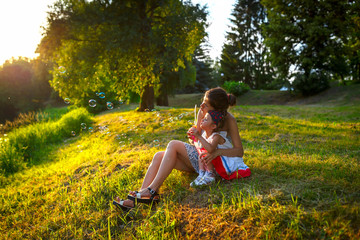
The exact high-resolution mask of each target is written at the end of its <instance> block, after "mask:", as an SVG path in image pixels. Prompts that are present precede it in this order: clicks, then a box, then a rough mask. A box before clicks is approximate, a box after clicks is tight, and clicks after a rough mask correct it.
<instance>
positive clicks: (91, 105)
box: [89, 99, 96, 107]
mask: <svg viewBox="0 0 360 240" xmlns="http://www.w3.org/2000/svg"><path fill="white" fill-rule="evenodd" d="M89 106H90V107H96V100H94V99H90V100H89Z"/></svg>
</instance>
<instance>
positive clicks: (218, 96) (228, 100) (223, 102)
mask: <svg viewBox="0 0 360 240" xmlns="http://www.w3.org/2000/svg"><path fill="white" fill-rule="evenodd" d="M204 98H207V99H208V100H209V103H210V105H211V106H212V107H213V108H215V110H216V111H220V112H223V113H224V115H226V113H227V110H228V108H229V107H230V106H235V104H236V97H235V96H234V95H233V94H228V93H227V92H226V91H225V90H224V89H223V88H221V87H217V88H212V89H210V90H208V91H206V92H205V96H204Z"/></svg>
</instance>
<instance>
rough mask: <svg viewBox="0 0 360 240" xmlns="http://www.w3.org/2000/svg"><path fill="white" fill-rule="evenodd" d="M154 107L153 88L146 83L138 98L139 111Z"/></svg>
mask: <svg viewBox="0 0 360 240" xmlns="http://www.w3.org/2000/svg"><path fill="white" fill-rule="evenodd" d="M147 109H148V110H150V111H151V110H152V109H154V88H153V87H152V86H150V85H146V86H145V89H144V92H143V94H142V95H141V99H140V106H139V110H138V111H139V112H144V111H145V110H147Z"/></svg>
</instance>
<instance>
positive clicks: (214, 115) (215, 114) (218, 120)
mask: <svg viewBox="0 0 360 240" xmlns="http://www.w3.org/2000/svg"><path fill="white" fill-rule="evenodd" d="M208 114H209V115H210V116H211V119H212V121H213V122H214V124H215V125H216V128H215V129H214V132H219V131H220V129H222V127H223V126H224V119H225V115H224V113H223V112H220V111H216V110H209V111H208Z"/></svg>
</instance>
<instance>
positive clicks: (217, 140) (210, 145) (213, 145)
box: [196, 134, 225, 153]
mask: <svg viewBox="0 0 360 240" xmlns="http://www.w3.org/2000/svg"><path fill="white" fill-rule="evenodd" d="M196 138H197V139H198V141H200V142H201V145H202V146H203V147H204V148H205V150H206V151H207V152H208V153H212V152H214V151H215V150H216V149H217V146H218V145H219V144H223V143H224V142H225V139H223V137H221V136H220V135H219V134H216V135H215V136H214V137H213V139H212V141H211V142H208V141H206V139H205V138H203V137H202V136H201V135H199V136H196Z"/></svg>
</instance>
